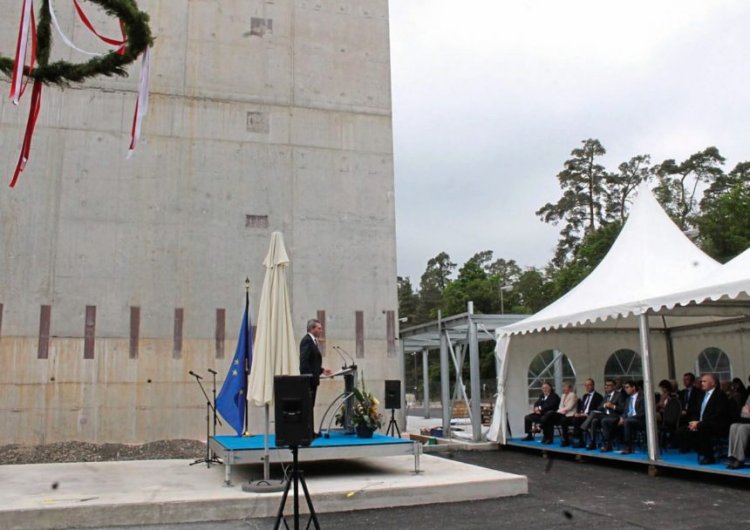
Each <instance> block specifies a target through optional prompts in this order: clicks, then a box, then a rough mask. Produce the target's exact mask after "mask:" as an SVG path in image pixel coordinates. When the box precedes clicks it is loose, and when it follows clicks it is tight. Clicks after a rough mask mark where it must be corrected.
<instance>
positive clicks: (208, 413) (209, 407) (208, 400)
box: [188, 371, 221, 467]
mask: <svg viewBox="0 0 750 530" xmlns="http://www.w3.org/2000/svg"><path fill="white" fill-rule="evenodd" d="M188 373H189V374H190V375H192V376H193V377H195V382H196V383H198V386H199V387H200V389H201V392H203V395H204V396H205V397H206V458H199V459H197V460H196V461H194V462H192V463H191V464H190V465H191V466H194V465H195V464H202V463H204V462H205V463H206V467H211V464H212V463H217V464H218V463H221V460H219V459H218V458H212V457H211V447H210V445H209V441H210V438H211V410H213V411H214V414H216V407H214V406H213V405H212V404H211V398H209V397H208V394H206V389H205V388H203V383H201V379H203V378H202V377H201V376H199V375H198V374H195V373H193V372H192V371H190V372H188Z"/></svg>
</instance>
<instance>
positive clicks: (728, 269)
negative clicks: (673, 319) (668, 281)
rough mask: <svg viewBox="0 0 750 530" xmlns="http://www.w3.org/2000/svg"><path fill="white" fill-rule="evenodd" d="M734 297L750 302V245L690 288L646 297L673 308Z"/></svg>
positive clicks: (737, 299)
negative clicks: (666, 294) (656, 296)
mask: <svg viewBox="0 0 750 530" xmlns="http://www.w3.org/2000/svg"><path fill="white" fill-rule="evenodd" d="M730 299H732V300H736V301H737V302H740V303H742V302H744V303H747V302H749V301H750V248H748V249H747V250H745V252H743V253H742V254H740V255H739V256H737V257H736V258H734V259H733V260H731V261H729V262H728V263H726V264H725V265H722V266H721V267H719V269H718V270H716V271H714V272H712V273H710V274H707V275H705V276H703V277H702V278H701V279H700V280H699V281H698V282H696V283H695V284H694V285H692V286H691V287H690V288H688V289H686V290H683V291H678V292H675V293H673V294H670V295H668V296H661V297H658V298H654V299H650V300H646V303H647V304H648V305H649V306H651V307H655V308H666V309H672V308H674V307H675V306H677V305H680V306H686V305H688V304H703V305H710V304H706V302H707V301H708V300H710V301H712V302H727V301H728V300H730ZM724 305H726V303H725V304H724Z"/></svg>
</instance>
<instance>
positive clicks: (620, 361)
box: [604, 349, 643, 380]
mask: <svg viewBox="0 0 750 530" xmlns="http://www.w3.org/2000/svg"><path fill="white" fill-rule="evenodd" d="M642 377H643V366H642V365H641V356H640V355H638V354H637V353H636V352H634V351H633V350H625V349H623V350H617V351H616V352H615V353H613V354H612V355H610V357H609V359H607V364H606V365H604V379H617V378H620V379H635V380H640V379H641V378H642Z"/></svg>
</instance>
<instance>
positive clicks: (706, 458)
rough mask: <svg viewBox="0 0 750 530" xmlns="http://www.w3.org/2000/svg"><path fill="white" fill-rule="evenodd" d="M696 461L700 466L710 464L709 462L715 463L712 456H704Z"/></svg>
mask: <svg viewBox="0 0 750 530" xmlns="http://www.w3.org/2000/svg"><path fill="white" fill-rule="evenodd" d="M698 463H699V464H700V465H702V466H710V465H711V464H715V463H716V459H715V458H714V457H713V456H704V457H703V458H701V461H700V462H698Z"/></svg>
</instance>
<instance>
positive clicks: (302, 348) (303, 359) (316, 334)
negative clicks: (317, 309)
mask: <svg viewBox="0 0 750 530" xmlns="http://www.w3.org/2000/svg"><path fill="white" fill-rule="evenodd" d="M321 335H323V326H322V324H321V323H320V321H319V320H317V319H314V318H313V319H310V320H308V321H307V333H306V334H305V336H304V337H302V340H301V341H300V343H299V373H300V374H302V375H304V374H310V375H311V376H312V377H311V378H310V394H311V397H312V408H313V409H314V408H315V397H316V395H317V393H318V386H319V385H320V376H321V375H331V371H330V370H329V369H327V368H323V356H322V355H321V354H320V349H319V348H318V340H319V339H320V337H321Z"/></svg>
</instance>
